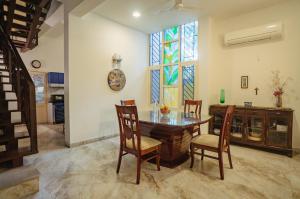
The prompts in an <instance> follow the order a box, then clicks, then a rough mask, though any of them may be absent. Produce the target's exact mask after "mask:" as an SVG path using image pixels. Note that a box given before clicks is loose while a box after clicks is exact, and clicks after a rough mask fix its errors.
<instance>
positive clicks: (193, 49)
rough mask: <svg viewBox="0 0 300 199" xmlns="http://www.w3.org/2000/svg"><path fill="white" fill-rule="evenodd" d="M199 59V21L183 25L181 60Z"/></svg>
mask: <svg viewBox="0 0 300 199" xmlns="http://www.w3.org/2000/svg"><path fill="white" fill-rule="evenodd" d="M197 59H198V22H197V21H195V22H192V23H188V24H185V25H182V27H181V62H185V61H193V60H197Z"/></svg>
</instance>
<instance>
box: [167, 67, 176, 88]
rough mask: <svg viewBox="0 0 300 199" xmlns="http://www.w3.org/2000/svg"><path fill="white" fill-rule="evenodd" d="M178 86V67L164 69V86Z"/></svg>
mask: <svg viewBox="0 0 300 199" xmlns="http://www.w3.org/2000/svg"><path fill="white" fill-rule="evenodd" d="M177 84H178V65H174V66H165V67H164V86H174V85H177Z"/></svg>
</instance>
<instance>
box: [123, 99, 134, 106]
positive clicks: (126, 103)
mask: <svg viewBox="0 0 300 199" xmlns="http://www.w3.org/2000/svg"><path fill="white" fill-rule="evenodd" d="M121 105H122V106H135V100H133V99H130V100H121Z"/></svg>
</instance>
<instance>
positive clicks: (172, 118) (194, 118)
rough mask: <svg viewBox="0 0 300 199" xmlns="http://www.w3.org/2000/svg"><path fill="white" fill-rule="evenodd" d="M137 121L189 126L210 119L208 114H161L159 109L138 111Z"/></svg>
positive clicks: (173, 112) (176, 112)
mask: <svg viewBox="0 0 300 199" xmlns="http://www.w3.org/2000/svg"><path fill="white" fill-rule="evenodd" d="M138 116H139V121H140V122H144V123H151V124H161V125H170V126H190V125H195V124H203V123H206V122H208V121H209V120H210V119H212V117H213V116H210V115H201V116H200V117H199V115H197V114H193V113H188V114H185V113H183V112H180V111H171V112H170V113H169V114H167V115H163V114H161V113H160V111H140V112H139V113H138Z"/></svg>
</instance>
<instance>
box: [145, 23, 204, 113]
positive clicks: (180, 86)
mask: <svg viewBox="0 0 300 199" xmlns="http://www.w3.org/2000/svg"><path fill="white" fill-rule="evenodd" d="M191 23H192V22H191ZM197 23H198V22H197ZM197 25H198V24H197ZM178 28H179V32H178V34H179V35H178V39H175V40H170V41H165V38H164V34H165V30H166V29H164V30H162V31H161V32H162V34H161V35H162V38H161V41H162V43H161V52H160V53H161V55H160V56H161V63H160V64H159V65H152V66H151V65H150V63H151V60H150V53H149V65H150V66H149V67H148V70H149V72H148V74H149V76H148V77H149V87H148V89H149V91H148V93H149V95H150V97H149V104H150V105H152V104H153V103H152V99H151V98H152V96H151V85H152V79H151V71H152V70H160V96H159V103H160V104H163V103H164V88H167V87H169V88H177V89H178V99H177V107H171V108H182V106H183V103H184V101H183V82H182V69H183V67H188V66H191V65H193V66H194V99H195V98H198V90H199V83H198V77H199V75H198V68H199V26H197V28H198V30H197V33H198V34H197V38H198V39H197V49H198V50H197V53H198V56H197V59H196V60H193V61H183V62H182V61H181V49H182V45H181V42H182V25H178ZM150 38H151V34H150V35H149V43H150ZM172 42H178V46H179V48H178V51H179V52H178V63H169V64H164V50H165V49H164V48H165V45H166V44H168V43H172ZM149 46H150V45H149ZM174 65H178V84H177V85H176V86H165V85H164V79H163V78H164V77H163V76H164V71H163V70H164V67H165V66H174Z"/></svg>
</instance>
